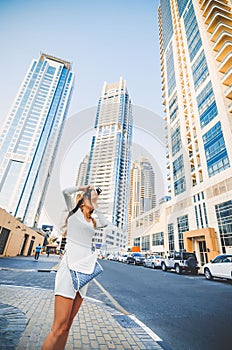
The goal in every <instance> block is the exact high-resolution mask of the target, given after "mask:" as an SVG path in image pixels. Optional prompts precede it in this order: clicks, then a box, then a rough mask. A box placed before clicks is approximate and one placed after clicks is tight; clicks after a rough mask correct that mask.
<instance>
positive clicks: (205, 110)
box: [197, 82, 218, 128]
mask: <svg viewBox="0 0 232 350" xmlns="http://www.w3.org/2000/svg"><path fill="white" fill-rule="evenodd" d="M197 104H198V111H199V114H200V123H201V127H202V128H203V127H205V126H206V125H207V124H208V123H209V122H210V121H211V120H213V119H214V118H215V117H216V116H217V115H218V110H217V105H216V102H215V97H214V92H213V88H212V85H211V82H209V83H208V84H207V85H206V87H205V88H204V89H203V90H202V91H201V92H200V93H199V95H198V96H197Z"/></svg>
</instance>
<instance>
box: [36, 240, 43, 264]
mask: <svg viewBox="0 0 232 350" xmlns="http://www.w3.org/2000/svg"><path fill="white" fill-rule="evenodd" d="M41 249H42V247H41V244H40V243H39V245H37V246H36V247H35V260H39V255H40V252H41Z"/></svg>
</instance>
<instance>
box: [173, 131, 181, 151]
mask: <svg viewBox="0 0 232 350" xmlns="http://www.w3.org/2000/svg"><path fill="white" fill-rule="evenodd" d="M171 141H172V156H174V155H175V154H176V153H177V152H179V150H180V148H181V135H180V126H178V127H177V128H176V129H175V131H174V132H173V133H172V135H171Z"/></svg>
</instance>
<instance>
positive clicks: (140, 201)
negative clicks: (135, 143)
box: [128, 157, 156, 246]
mask: <svg viewBox="0 0 232 350" xmlns="http://www.w3.org/2000/svg"><path fill="white" fill-rule="evenodd" d="M155 205H156V195H155V174H154V171H153V168H152V165H151V163H150V162H149V159H147V158H145V157H140V158H139V159H138V160H136V161H135V162H133V164H132V167H131V175H130V202H129V230H128V245H129V246H132V245H133V239H132V232H131V222H132V221H133V220H134V219H135V218H137V217H139V216H140V215H142V214H144V213H147V212H148V211H150V210H151V209H153V208H155ZM153 220H154V217H153V215H152V214H151V215H150V216H146V217H145V220H143V219H141V220H140V221H137V225H138V226H139V227H141V226H147V225H149V224H151V222H152V221H153Z"/></svg>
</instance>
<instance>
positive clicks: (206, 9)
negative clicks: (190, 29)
mask: <svg viewBox="0 0 232 350" xmlns="http://www.w3.org/2000/svg"><path fill="white" fill-rule="evenodd" d="M212 6H217V7H218V8H221V9H222V10H226V11H230V6H229V5H228V4H225V3H223V2H221V1H219V0H211V1H207V4H206V6H205V7H204V11H203V17H207V16H208V14H209V12H210V10H211V8H212ZM201 8H202V7H201Z"/></svg>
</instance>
